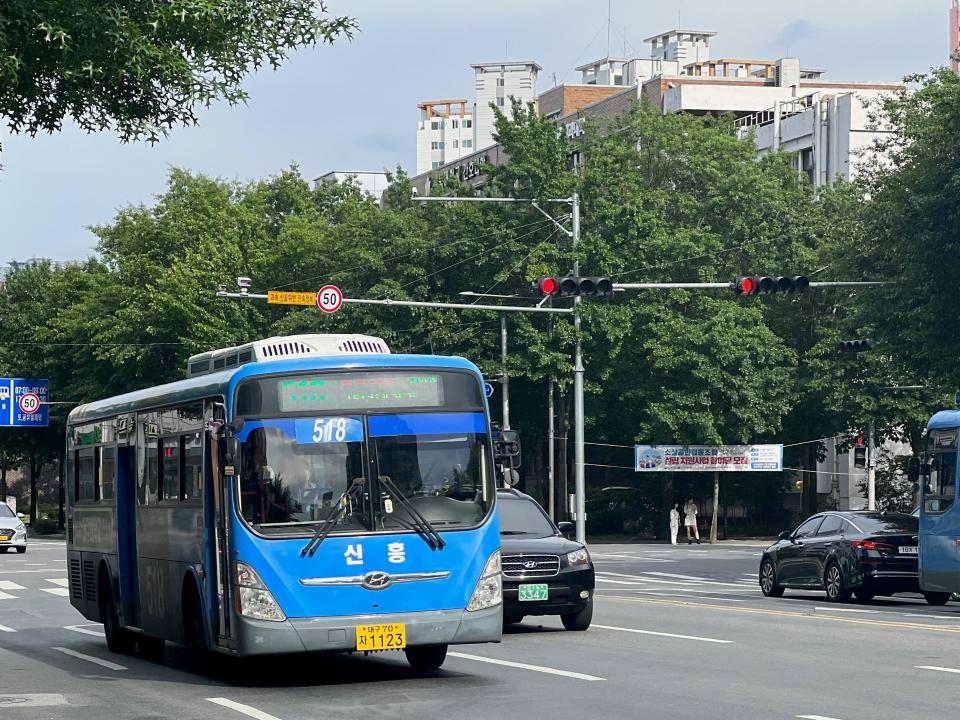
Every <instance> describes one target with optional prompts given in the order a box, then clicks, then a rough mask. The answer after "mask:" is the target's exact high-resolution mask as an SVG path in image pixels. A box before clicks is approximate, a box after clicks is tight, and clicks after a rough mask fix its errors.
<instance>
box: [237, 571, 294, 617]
mask: <svg viewBox="0 0 960 720" xmlns="http://www.w3.org/2000/svg"><path fill="white" fill-rule="evenodd" d="M236 574H237V590H239V592H238V593H237V601H238V604H239V606H240V614H241V615H243V616H244V617H249V618H254V619H255V620H273V621H274V622H281V621H283V620H286V619H287V616H286V615H284V614H283V610H281V609H280V606H279V605H277V601H276V600H274V598H273V595H272V594H271V593H270V591H269V590H267V586H266V585H264V584H263V580H261V579H260V576H259V575H257V573H256V571H255V570H254V569H253V568H252V567H250V566H249V565H247V564H246V563H243V562H240V561H237V563H236Z"/></svg>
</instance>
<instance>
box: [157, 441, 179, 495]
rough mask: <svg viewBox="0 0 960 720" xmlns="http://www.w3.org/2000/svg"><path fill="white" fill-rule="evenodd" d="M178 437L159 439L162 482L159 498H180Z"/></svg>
mask: <svg viewBox="0 0 960 720" xmlns="http://www.w3.org/2000/svg"><path fill="white" fill-rule="evenodd" d="M180 453H181V444H180V437H179V436H177V437H166V438H163V439H162V440H161V441H160V463H161V474H162V476H163V483H162V485H161V492H160V499H161V500H175V501H176V500H179V499H180V466H181V463H180Z"/></svg>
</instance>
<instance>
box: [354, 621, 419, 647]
mask: <svg viewBox="0 0 960 720" xmlns="http://www.w3.org/2000/svg"><path fill="white" fill-rule="evenodd" d="M406 646H407V626H406V624H405V623H391V624H390V625H357V650H401V649H403V648H405V647H406Z"/></svg>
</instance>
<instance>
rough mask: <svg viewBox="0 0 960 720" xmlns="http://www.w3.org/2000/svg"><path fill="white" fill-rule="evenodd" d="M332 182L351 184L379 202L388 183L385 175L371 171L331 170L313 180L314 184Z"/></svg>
mask: <svg viewBox="0 0 960 720" xmlns="http://www.w3.org/2000/svg"><path fill="white" fill-rule="evenodd" d="M324 181H332V182H336V183H343V182H351V183H354V184H356V185H358V186H359V187H360V190H361V191H362V192H364V193H366V194H367V195H371V196H373V197H374V198H375V199H377V200H379V199H380V196H381V195H383V191H384V190H386V189H387V186H388V185H389V184H390V182H389V181H388V180H387V174H386V173H383V172H376V171H373V170H331V171H330V172H328V173H324V174H323V175H321V176H320V177H318V178H316V179H314V182H315V183H321V182H324Z"/></svg>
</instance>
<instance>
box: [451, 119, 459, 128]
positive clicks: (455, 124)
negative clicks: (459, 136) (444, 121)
mask: <svg viewBox="0 0 960 720" xmlns="http://www.w3.org/2000/svg"><path fill="white" fill-rule="evenodd" d="M450 127H452V128H454V129H456V128H458V127H460V121H459V120H451V121H450Z"/></svg>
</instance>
